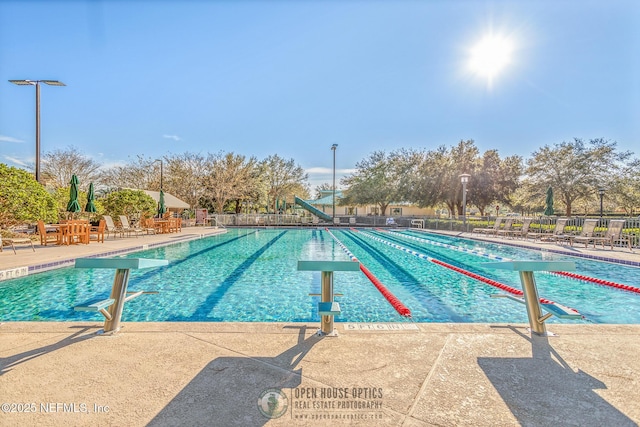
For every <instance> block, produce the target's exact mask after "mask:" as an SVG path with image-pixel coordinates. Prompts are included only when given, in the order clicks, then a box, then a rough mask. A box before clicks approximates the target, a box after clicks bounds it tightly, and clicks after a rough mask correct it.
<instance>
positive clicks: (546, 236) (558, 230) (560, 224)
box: [527, 218, 569, 241]
mask: <svg viewBox="0 0 640 427" xmlns="http://www.w3.org/2000/svg"><path fill="white" fill-rule="evenodd" d="M567 221H569V219H568V218H558V219H557V220H556V227H555V228H554V229H553V232H551V233H527V238H529V237H531V238H532V239H533V240H537V239H540V240H544V241H554V240H555V239H556V236H559V235H563V234H564V227H565V226H566V225H567ZM541 226H542V224H541Z"/></svg>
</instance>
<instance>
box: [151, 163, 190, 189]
mask: <svg viewBox="0 0 640 427" xmlns="http://www.w3.org/2000/svg"><path fill="white" fill-rule="evenodd" d="M157 162H160V191H162V188H163V187H162V159H158V160H154V161H153V162H152V163H151V164H154V163H157ZM194 193H195V191H194Z"/></svg>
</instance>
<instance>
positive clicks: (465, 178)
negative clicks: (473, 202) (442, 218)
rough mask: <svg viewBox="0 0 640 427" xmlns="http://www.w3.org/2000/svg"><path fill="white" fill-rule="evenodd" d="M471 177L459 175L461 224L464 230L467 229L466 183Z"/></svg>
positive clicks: (466, 174)
mask: <svg viewBox="0 0 640 427" xmlns="http://www.w3.org/2000/svg"><path fill="white" fill-rule="evenodd" d="M470 177H471V175H469V174H468V173H463V174H461V175H460V182H462V224H463V226H464V229H465V230H466V229H467V182H469V178H470Z"/></svg>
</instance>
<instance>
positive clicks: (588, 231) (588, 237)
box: [558, 219, 598, 248]
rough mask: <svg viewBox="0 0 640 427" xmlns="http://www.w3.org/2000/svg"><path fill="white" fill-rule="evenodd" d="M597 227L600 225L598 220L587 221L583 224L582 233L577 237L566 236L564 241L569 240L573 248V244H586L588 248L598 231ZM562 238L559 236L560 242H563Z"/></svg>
mask: <svg viewBox="0 0 640 427" xmlns="http://www.w3.org/2000/svg"><path fill="white" fill-rule="evenodd" d="M596 225H598V220H597V219H585V220H584V224H582V231H581V232H580V234H579V235H577V236H566V237H565V238H564V240H568V241H569V244H570V245H571V246H573V243H574V242H576V243H584V247H585V248H586V247H587V246H588V245H589V242H591V241H592V240H593V238H594V231H595V229H596ZM562 239H563V238H562V237H561V236H558V240H562Z"/></svg>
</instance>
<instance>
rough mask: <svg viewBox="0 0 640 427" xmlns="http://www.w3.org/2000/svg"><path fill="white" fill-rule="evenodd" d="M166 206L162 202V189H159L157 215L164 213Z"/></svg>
mask: <svg viewBox="0 0 640 427" xmlns="http://www.w3.org/2000/svg"><path fill="white" fill-rule="evenodd" d="M166 211H167V207H166V206H165V204H164V191H162V190H160V201H159V202H158V215H164V213H165V212H166Z"/></svg>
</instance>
